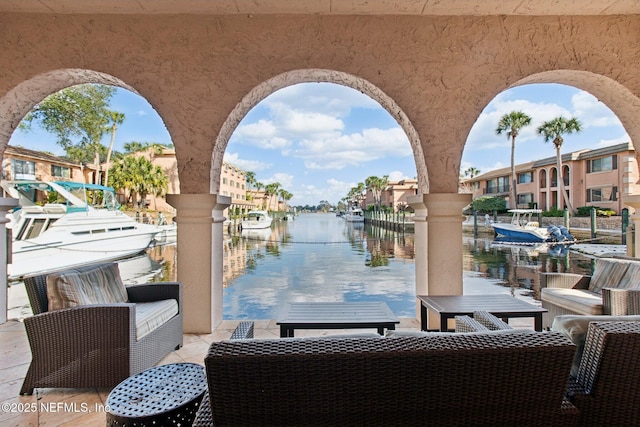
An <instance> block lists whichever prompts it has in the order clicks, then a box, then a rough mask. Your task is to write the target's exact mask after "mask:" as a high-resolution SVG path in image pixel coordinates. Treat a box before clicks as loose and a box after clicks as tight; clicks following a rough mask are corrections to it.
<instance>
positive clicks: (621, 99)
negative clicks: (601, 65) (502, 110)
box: [507, 69, 640, 151]
mask: <svg viewBox="0 0 640 427" xmlns="http://www.w3.org/2000/svg"><path fill="white" fill-rule="evenodd" d="M638 73H639V74H640V69H639V71H638ZM533 83H560V84H565V85H568V86H573V87H576V88H578V89H582V90H584V91H587V92H589V93H590V94H592V95H593V96H595V97H596V98H598V100H599V101H601V102H603V103H604V104H606V105H607V107H609V109H610V110H611V111H613V112H614V113H615V114H616V116H618V118H619V119H620V122H622V125H623V126H624V128H625V130H626V131H627V133H628V134H629V137H630V138H631V142H632V143H633V146H634V147H635V149H636V151H640V115H638V111H640V98H639V97H638V96H636V95H634V94H633V92H632V91H631V90H630V89H629V88H627V87H625V86H624V85H623V84H621V83H619V82H618V81H616V80H613V79H612V78H610V77H607V76H603V75H600V74H596V73H593V72H590V71H580V70H549V71H544V72H541V73H536V74H532V75H530V76H528V77H524V78H522V79H520V80H518V81H517V82H515V83H514V84H512V85H511V86H510V87H509V88H511V87H515V86H522V85H526V84H533ZM507 89H508V88H507Z"/></svg>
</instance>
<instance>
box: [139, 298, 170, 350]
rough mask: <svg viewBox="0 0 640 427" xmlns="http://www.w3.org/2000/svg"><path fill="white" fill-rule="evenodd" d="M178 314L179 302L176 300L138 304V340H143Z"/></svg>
mask: <svg viewBox="0 0 640 427" xmlns="http://www.w3.org/2000/svg"><path fill="white" fill-rule="evenodd" d="M176 314H178V302H177V301H176V300H174V299H165V300H160V301H153V302H138V303H136V339H137V340H138V341H139V340H141V339H142V338H144V337H145V336H146V335H148V334H149V333H151V332H152V331H153V330H155V329H156V328H157V327H158V326H160V325H163V324H164V323H166V322H167V320H169V319H171V318H172V317H173V316H175V315H176Z"/></svg>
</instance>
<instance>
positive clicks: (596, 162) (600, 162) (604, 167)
mask: <svg viewBox="0 0 640 427" xmlns="http://www.w3.org/2000/svg"><path fill="white" fill-rule="evenodd" d="M615 169H618V156H607V157H602V158H599V159H593V160H588V161H587V173H592V172H604V171H611V170H615Z"/></svg>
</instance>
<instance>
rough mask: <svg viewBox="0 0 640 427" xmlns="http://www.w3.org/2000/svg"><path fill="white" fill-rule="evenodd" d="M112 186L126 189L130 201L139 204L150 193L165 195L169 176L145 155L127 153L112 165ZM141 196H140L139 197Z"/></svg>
mask: <svg viewBox="0 0 640 427" xmlns="http://www.w3.org/2000/svg"><path fill="white" fill-rule="evenodd" d="M111 179H112V181H111V182H112V186H113V187H114V188H118V189H125V190H127V191H128V193H129V198H130V201H131V202H132V203H133V205H134V206H139V200H140V201H142V200H144V199H145V198H146V196H147V195H148V194H154V195H163V194H166V190H167V188H168V184H169V178H168V177H167V175H166V173H165V172H164V171H163V170H162V168H161V167H160V166H155V165H154V164H153V163H151V161H149V159H147V158H146V157H143V156H134V155H127V156H124V157H123V158H122V159H121V160H120V161H118V162H117V163H115V164H114V165H113V166H112V167H111ZM138 196H139V198H138Z"/></svg>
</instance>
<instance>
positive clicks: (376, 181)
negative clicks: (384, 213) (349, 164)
mask: <svg viewBox="0 0 640 427" xmlns="http://www.w3.org/2000/svg"><path fill="white" fill-rule="evenodd" d="M364 183H365V185H366V186H367V188H368V189H369V190H371V194H372V195H373V201H374V202H375V204H376V206H377V207H378V209H380V204H381V199H382V191H383V190H384V189H385V188H386V187H387V184H389V175H385V176H383V177H382V178H378V177H377V176H370V177H369V178H367V179H366V180H365V182H364Z"/></svg>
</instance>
